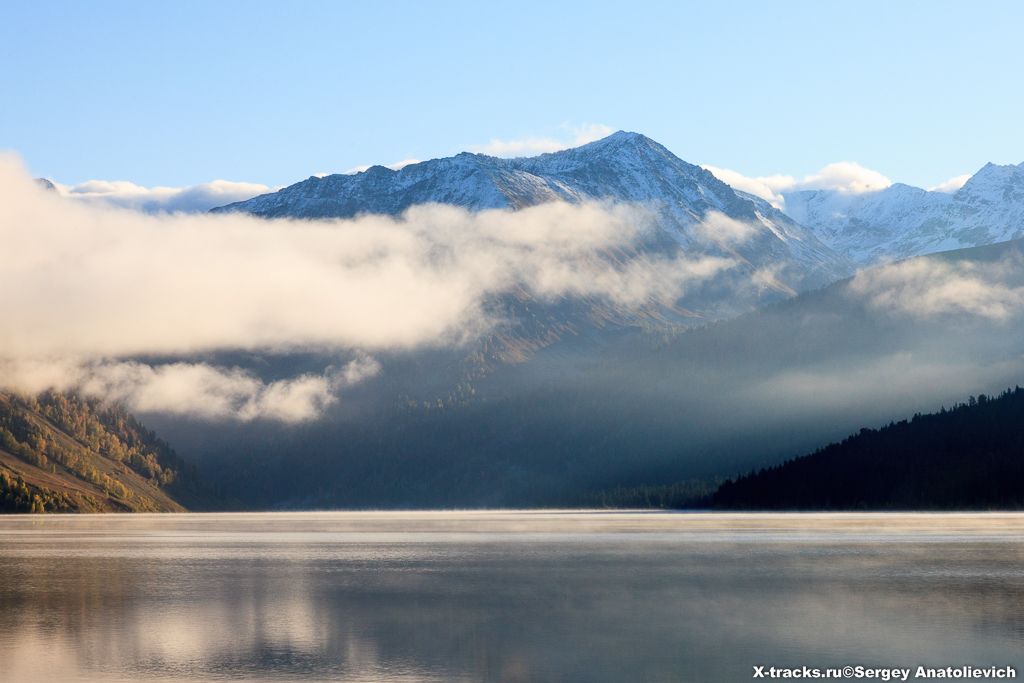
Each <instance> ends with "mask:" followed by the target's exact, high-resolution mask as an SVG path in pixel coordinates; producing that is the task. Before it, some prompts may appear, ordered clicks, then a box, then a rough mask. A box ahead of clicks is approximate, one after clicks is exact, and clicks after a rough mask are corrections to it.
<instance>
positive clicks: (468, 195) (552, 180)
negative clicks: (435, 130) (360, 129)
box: [214, 131, 851, 295]
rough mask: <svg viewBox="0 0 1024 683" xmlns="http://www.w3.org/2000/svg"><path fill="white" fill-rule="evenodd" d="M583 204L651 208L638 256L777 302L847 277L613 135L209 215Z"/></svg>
mask: <svg viewBox="0 0 1024 683" xmlns="http://www.w3.org/2000/svg"><path fill="white" fill-rule="evenodd" d="M588 199H599V200H611V201H617V202H638V203H642V204H644V205H646V206H649V207H651V208H653V209H654V211H655V212H656V216H657V225H658V228H659V231H658V232H659V234H658V235H657V239H655V240H652V241H651V243H650V244H648V245H645V248H658V249H666V248H668V249H674V250H682V251H683V252H685V253H687V254H688V255H704V254H709V253H710V254H717V253H722V252H727V255H729V256H731V257H734V258H738V259H739V260H740V261H741V266H740V270H741V271H745V272H747V274H748V275H749V274H751V273H754V272H760V273H762V274H766V273H771V274H772V276H771V277H763V278H762V280H761V282H763V283H766V286H767V288H768V289H771V290H773V291H774V292H775V294H777V295H783V294H791V293H793V292H794V291H799V290H802V289H808V288H814V287H819V286H822V285H824V284H827V283H829V282H832V281H834V280H836V279H838V278H841V277H843V276H845V275H847V274H849V273H850V271H851V266H850V263H849V262H848V261H847V260H846V259H845V258H844V257H842V256H839V255H838V254H836V253H835V252H834V251H833V250H832V249H830V248H829V247H827V246H825V245H824V244H822V242H821V241H820V240H819V239H818V238H817V237H816V236H815V235H814V234H813V232H812V231H810V230H807V229H806V228H804V227H803V226H801V225H800V224H798V223H797V222H795V221H793V220H792V219H790V218H789V217H788V216H786V215H785V214H783V213H782V212H780V211H779V210H777V209H775V208H774V207H772V206H771V205H770V204H768V203H767V202H765V201H763V200H761V199H759V198H757V197H754V196H752V195H748V194H746V193H742V192H738V191H736V190H734V189H733V188H731V187H729V186H728V185H726V184H725V183H723V182H721V181H720V180H718V179H717V178H715V177H714V176H713V175H711V173H709V172H707V171H705V170H704V169H702V168H700V167H698V166H694V165H692V164H689V163H687V162H685V161H683V160H682V159H679V158H678V157H676V156H675V155H674V154H672V153H671V152H669V151H668V150H667V149H666V148H665V147H663V146H661V145H660V144H658V143H656V142H655V141H653V140H651V139H650V138H647V137H645V136H643V135H640V134H637V133H627V132H623V131H620V132H617V133H614V134H612V135H610V136H608V137H606V138H603V139H601V140H598V141H596V142H592V143H590V144H587V145H583V146H582V147H577V148H574V149H569V150H564V151H561V152H554V153H550V154H543V155H540V156H537V157H529V158H519V159H501V158H496V157H490V156H486V155H482V154H470V153H465V152H464V153H462V154H458V155H456V156H454V157H450V158H445V159H434V160H431V161H425V162H422V163H417V164H412V165H409V166H405V167H404V168H402V169H400V170H397V171H395V170H391V169H388V168H385V167H383V166H373V167H371V168H369V169H368V170H366V171H364V172H362V173H356V174H351V175H348V174H345V175H340V174H339V175H330V176H326V177H322V178H318V177H311V178H308V179H307V180H304V181H302V182H299V183H296V184H295V185H291V186H290V187H286V188H284V189H282V190H280V191H278V192H273V193H270V194H265V195H261V196H258V197H254V198H252V199H249V200H247V201H242V202H237V203H234V204H229V205H227V206H225V207H220V208H219V209H214V211H222V212H223V211H242V212H247V213H252V214H255V215H258V216H264V217H293V218H327V217H331V218H344V217H351V216H355V215H357V214H362V213H378V214H390V215H395V214H399V213H401V212H402V211H404V210H405V209H407V208H409V207H411V206H414V205H417V204H424V203H442V204H452V205H456V206H460V207H464V208H466V209H469V210H471V211H478V210H483V209H498V208H505V209H519V208H523V207H527V206H533V205H536V204H542V203H544V202H550V201H555V200H563V201H568V202H580V201H584V200H588ZM711 212H718V213H721V214H724V215H725V216H727V217H729V218H731V219H734V220H737V221H741V222H743V223H744V224H747V225H749V226H752V228H753V230H752V236H751V237H750V238H749V239H747V240H745V241H744V242H743V243H742V244H739V245H735V244H733V245H729V246H728V248H724V247H722V246H721V244H715V243H714V241H713V240H712V241H711V242H710V243H709V240H708V239H707V237H706V232H703V231H700V230H697V227H698V226H699V225H700V224H701V223H702V221H704V219H705V218H706V217H707V216H708V215H709V214H710V213H711Z"/></svg>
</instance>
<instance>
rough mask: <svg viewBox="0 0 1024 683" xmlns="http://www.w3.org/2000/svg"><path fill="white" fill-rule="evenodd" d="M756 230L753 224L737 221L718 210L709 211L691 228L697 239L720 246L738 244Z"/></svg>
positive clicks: (752, 234) (751, 235) (757, 230)
mask: <svg viewBox="0 0 1024 683" xmlns="http://www.w3.org/2000/svg"><path fill="white" fill-rule="evenodd" d="M758 232H759V229H758V227H756V226H755V225H754V224H752V223H748V222H744V221H738V220H736V219H735V218H730V217H729V216H726V215H725V214H724V213H720V212H718V211H709V212H708V213H707V214H706V215H705V216H704V219H703V220H702V221H701V222H700V223H698V224H697V225H695V226H694V228H693V233H694V235H696V236H697V237H698V238H699V239H703V240H705V241H707V242H711V243H713V244H717V245H718V246H720V247H735V246H739V245H741V244H743V243H744V242H746V241H747V240H749V239H750V238H751V237H753V236H754V235H756V234H757V233H758Z"/></svg>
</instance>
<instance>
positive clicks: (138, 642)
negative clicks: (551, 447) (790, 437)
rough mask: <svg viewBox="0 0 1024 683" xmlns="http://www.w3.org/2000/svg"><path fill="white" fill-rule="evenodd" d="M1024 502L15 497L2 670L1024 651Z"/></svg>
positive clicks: (374, 674)
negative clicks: (84, 503)
mask: <svg viewBox="0 0 1024 683" xmlns="http://www.w3.org/2000/svg"><path fill="white" fill-rule="evenodd" d="M1022 652H1024V516H1022V515H1012V514H971V515H958V514H953V515H945V514H942V515H939V514H934V515H906V514H879V515H873V514H863V515H860V514H858V515H778V514H768V515H745V514H735V515H732V514H729V515H726V514H671V513H665V514H663V513H619V512H614V513H609V512H592V513H585V512H584V513H581V512H565V513H559V512H412V513H409V512H404V513H403V512H394V513H295V514H291V513H282V514H276V513H271V514H239V515H192V514H189V515H130V516H127V515H126V516H111V515H107V516H36V517H5V518H0V681H4V682H7V683H23V682H26V683H27V682H29V681H31V682H33V683H34V682H36V681H72V682H74V681H102V682H108V681H162V682H174V681H193V680H204V681H205V680H217V681H312V680H332V681H333V680H340V681H386V682H391V681H481V680H485V681H487V680H493V681H697V682H702V681H706V682H715V681H746V680H750V679H751V673H752V667H753V666H754V665H777V666H778V665H783V666H791V665H805V664H806V665H812V666H833V665H838V666H843V665H847V664H850V665H857V664H865V665H870V666H889V665H894V666H916V665H918V664H924V665H929V666H947V665H951V666H960V665H965V664H978V665H991V664H1001V665H1005V664H1013V665H1016V666H1017V667H1018V670H1019V672H1020V673H1018V676H1024V655H1022Z"/></svg>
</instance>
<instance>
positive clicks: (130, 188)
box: [51, 180, 273, 213]
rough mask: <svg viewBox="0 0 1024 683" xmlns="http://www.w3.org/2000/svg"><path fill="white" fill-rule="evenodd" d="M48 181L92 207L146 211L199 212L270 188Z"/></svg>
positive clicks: (223, 183)
mask: <svg viewBox="0 0 1024 683" xmlns="http://www.w3.org/2000/svg"><path fill="white" fill-rule="evenodd" d="M51 182H53V186H54V189H55V190H57V192H58V193H59V194H61V195H63V196H65V197H71V198H72V199H76V200H78V201H81V202H84V203H87V204H92V205H95V206H114V207H120V208H124V209H134V210H136V211H144V212H146V213H176V212H183V213H199V212H204V211H209V210H210V209H212V208H213V207H215V206H224V205H225V204H230V203H232V202H240V201H243V200H245V199H251V198H252V197H255V196H256V195H259V194H264V193H266V192H271V191H273V188H271V187H269V186H267V185H261V184H260V183H239V182H233V181H230V180H214V181H212V182H209V183H202V184H200V185H190V186H188V187H145V186H143V185H137V184H136V183H133V182H130V181H127V180H87V181H86V182H84V183H79V184H77V185H65V184H63V183H59V182H55V181H51Z"/></svg>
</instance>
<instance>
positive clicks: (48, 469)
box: [0, 392, 208, 512]
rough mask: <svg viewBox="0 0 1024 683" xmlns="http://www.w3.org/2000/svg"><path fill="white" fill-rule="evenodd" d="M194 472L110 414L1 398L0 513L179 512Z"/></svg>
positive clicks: (44, 399)
mask: <svg viewBox="0 0 1024 683" xmlns="http://www.w3.org/2000/svg"><path fill="white" fill-rule="evenodd" d="M207 499H208V496H207V495H205V494H204V493H203V491H202V490H201V488H200V486H199V483H198V480H197V477H196V474H195V471H194V469H191V468H189V467H187V466H186V465H185V464H184V463H183V462H182V460H181V459H180V458H179V457H178V456H177V455H176V454H175V453H174V451H173V450H171V448H170V447H169V446H168V445H167V444H166V443H164V442H163V441H161V440H160V439H158V438H157V437H156V436H155V435H154V434H153V433H152V432H150V431H148V430H147V429H145V428H144V427H143V426H142V425H141V424H140V423H139V422H138V421H137V420H135V418H133V417H132V416H131V415H129V414H128V413H127V412H125V411H124V410H123V409H121V408H119V407H117V406H110V405H105V404H103V403H100V402H99V401H96V400H93V399H85V398H82V397H80V396H76V395H73V394H63V393H55V392H47V393H44V394H41V395H39V396H37V397H21V396H17V395H14V394H9V393H0V512H178V511H183V510H184V509H185V508H186V507H192V506H193V505H196V504H199V505H202V504H203V503H207V502H208V500H207Z"/></svg>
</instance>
